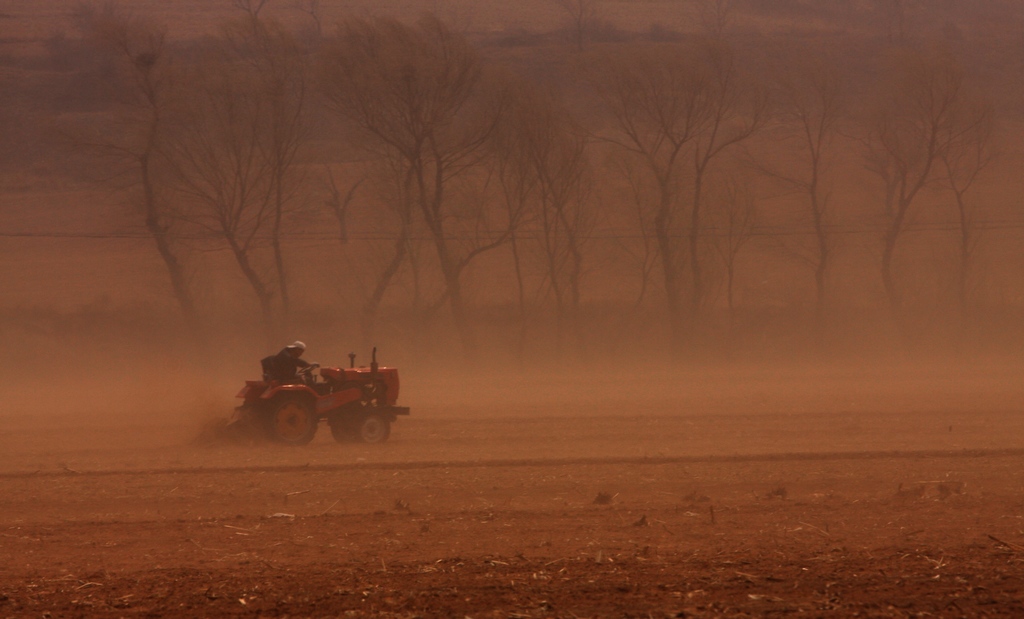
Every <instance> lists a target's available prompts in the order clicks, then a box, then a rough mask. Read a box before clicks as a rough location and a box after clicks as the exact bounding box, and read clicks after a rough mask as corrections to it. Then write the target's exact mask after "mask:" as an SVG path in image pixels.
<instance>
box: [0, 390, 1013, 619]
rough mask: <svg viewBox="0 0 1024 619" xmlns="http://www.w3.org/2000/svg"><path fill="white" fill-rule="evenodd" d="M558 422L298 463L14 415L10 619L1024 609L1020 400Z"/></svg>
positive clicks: (268, 450)
mask: <svg viewBox="0 0 1024 619" xmlns="http://www.w3.org/2000/svg"><path fill="white" fill-rule="evenodd" d="M417 412H420V413H421V414H420V416H419V417H417V416H416V413H417ZM559 412H560V411H558V410H550V411H534V413H536V414H531V415H527V416H524V417H519V418H516V417H496V418H495V417H484V418H481V417H477V418H473V417H472V416H471V415H469V414H467V415H465V416H464V417H457V416H454V415H452V411H448V416H447V417H445V416H444V415H440V414H438V415H435V418H433V419H432V418H431V415H430V414H423V411H416V410H414V415H413V417H411V418H409V419H403V420H401V421H400V422H399V423H398V424H397V425H396V426H395V428H394V432H393V434H392V439H391V441H390V442H389V443H387V444H385V445H377V446H367V445H338V444H335V443H333V442H332V441H331V440H330V434H329V432H326V428H322V429H321V430H322V431H321V433H320V435H319V436H318V437H317V439H316V441H315V442H314V443H313V444H312V445H310V446H307V447H305V448H296V449H285V448H281V447H279V446H274V445H219V446H213V447H195V446H190V445H188V442H187V438H188V434H189V433H190V432H191V431H192V430H193V429H192V428H182V427H180V424H179V425H175V424H174V423H172V422H171V421H151V422H147V423H141V424H140V423H139V422H138V421H136V422H134V424H133V422H131V421H122V422H117V423H115V422H114V421H111V420H106V421H102V420H96V421H90V420H87V419H73V418H64V419H59V418H53V419H51V420H50V421H49V422H47V423H45V424H40V423H39V422H36V421H33V422H31V423H29V422H27V421H25V420H19V419H13V418H12V419H8V420H7V421H8V424H7V425H8V429H7V430H6V431H5V432H4V433H3V434H2V435H0V491H2V493H0V617H6V616H12V617H22V616H25V617H62V616H72V617H75V616H80V617H84V616H89V617H105V616H110V617H131V616H170V617H197V616H262V617H284V616H290V617H303V616H349V617H417V616H419V617H520V618H525V617H538V618H539V617H591V616H598V617H691V616H692V617H719V616H751V617H753V616H757V617H775V616H793V615H798V616H803V617H835V616H865V617H902V616H929V617H962V616H993V617H995V616H1000V617H1008V616H1022V615H1024V450H1021V449H1018V448H1017V445H1024V429H1022V428H1024V424H1022V422H1021V420H1020V415H1018V414H1017V413H1016V412H1012V411H1008V412H987V413H983V412H972V413H952V412H950V413H936V412H934V411H932V412H914V413H893V412H886V413H872V414H869V413H858V414H849V415H846V414H837V413H830V414H826V413H821V414H818V413H805V414H779V413H776V414H768V413H765V414H758V415H747V416H743V415H729V416H699V415H651V416H635V415H630V416H626V415H622V414H613V413H607V414H602V415H597V416H595V417H593V418H581V417H577V416H564V417H559V416H558V415H559ZM545 413H546V414H545Z"/></svg>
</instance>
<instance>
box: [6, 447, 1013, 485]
mask: <svg viewBox="0 0 1024 619" xmlns="http://www.w3.org/2000/svg"><path fill="white" fill-rule="evenodd" d="M1019 456H1024V448H1015V449H957V450H895V451H836V452H797V453H763V454H734V455H727V456H718V455H702V456H657V457H645V456H622V457H616V456H612V457H604V458H546V459H545V458H522V459H507V460H439V461H418V462H349V463H339V464H291V465H269V466H225V467H179V468H155V469H98V470H83V471H79V470H73V469H63V470H59V471H42V470H39V471H7V472H0V479H24V478H33V477H35V478H51V477H106V476H114V475H131V476H136V475H138V476H144V475H217V474H223V473H293V472H294V473H299V472H303V473H306V472H318V473H322V472H338V471H370V470H385V471H388V470H391V471H405V470H423V469H449V468H451V469H469V468H525V467H562V466H619V465H639V466H644V465H646V466H657V465H662V464H716V463H726V464H728V463H756V462H809V461H810V462H814V461H837V460H885V459H890V460H893V459H901V460H908V459H932V458H936V459H942V458H959V459H969V458H991V457H1019Z"/></svg>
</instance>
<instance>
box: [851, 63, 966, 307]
mask: <svg viewBox="0 0 1024 619" xmlns="http://www.w3.org/2000/svg"><path fill="white" fill-rule="evenodd" d="M892 77H893V78H894V79H893V80H892V81H893V83H892V85H891V86H890V90H889V91H888V95H889V96H888V97H887V99H886V101H885V102H884V103H883V104H881V105H880V106H879V107H878V109H877V110H876V111H875V113H874V116H873V119H872V120H871V126H870V129H869V135H868V137H867V139H866V144H867V161H866V164H867V168H868V170H870V171H871V172H873V173H874V174H875V175H877V176H878V177H879V178H880V179H881V181H882V184H883V187H884V189H885V200H884V216H885V231H884V233H883V237H882V283H883V285H884V287H885V293H886V297H887V299H888V301H889V306H890V308H891V310H892V312H893V314H894V316H896V317H898V315H899V310H900V306H901V301H902V299H901V294H900V289H899V287H898V286H897V285H896V281H895V279H894V277H893V260H894V257H895V255H896V249H897V247H898V245H899V242H900V240H901V239H902V238H903V234H904V232H905V231H906V227H907V224H908V217H909V215H910V212H911V207H912V206H913V205H914V203H915V200H916V199H917V198H918V196H919V195H920V193H921V190H922V189H924V187H925V186H926V184H927V183H928V182H929V181H930V180H932V179H933V177H934V176H935V173H936V166H937V165H941V162H942V159H943V157H944V156H945V155H946V153H947V152H948V150H949V136H950V135H956V134H957V133H958V131H957V130H956V129H955V125H954V123H955V121H956V119H957V117H958V114H959V110H960V108H961V106H962V104H963V85H964V79H963V72H962V70H961V69H960V67H959V65H958V64H957V63H956V61H955V60H954V59H953V58H951V57H949V56H948V55H946V54H943V53H939V52H935V53H927V54H922V53H916V52H915V53H908V54H905V55H904V56H903V57H902V58H900V60H899V62H898V64H897V65H896V68H895V70H894V72H893V76H892Z"/></svg>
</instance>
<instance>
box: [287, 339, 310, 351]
mask: <svg viewBox="0 0 1024 619" xmlns="http://www.w3.org/2000/svg"><path fill="white" fill-rule="evenodd" d="M285 348H298V349H299V350H306V344H305V343H303V342H300V341H299V340H295V341H294V342H292V343H291V344H288V345H287V346H285Z"/></svg>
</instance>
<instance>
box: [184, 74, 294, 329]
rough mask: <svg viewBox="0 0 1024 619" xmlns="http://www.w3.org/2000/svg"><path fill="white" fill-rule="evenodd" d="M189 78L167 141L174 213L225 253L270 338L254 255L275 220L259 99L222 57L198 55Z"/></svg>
mask: <svg viewBox="0 0 1024 619" xmlns="http://www.w3.org/2000/svg"><path fill="white" fill-rule="evenodd" d="M198 66H199V67H201V70H199V69H197V70H196V71H195V73H194V74H193V76H192V79H191V80H190V82H189V85H190V87H191V91H192V96H191V97H190V98H189V100H188V101H187V102H186V103H185V104H184V105H183V106H182V108H181V109H180V110H179V118H178V119H177V120H178V123H177V125H176V126H175V139H174V140H173V142H172V144H171V147H172V148H171V161H172V162H173V165H174V168H175V171H176V176H177V178H178V183H179V188H180V191H181V193H182V194H183V196H184V197H185V198H187V199H188V202H187V204H185V205H184V206H183V207H182V209H181V210H180V217H181V218H182V219H184V220H186V221H188V222H189V223H191V224H193V225H195V226H197V227H198V228H200V229H201V230H203V231H205V232H207V233H209V234H211V235H212V236H213V237H214V238H217V239H219V240H220V241H221V242H223V243H224V245H225V246H226V247H227V248H228V249H229V250H230V251H231V255H232V256H233V257H234V259H235V261H236V263H237V264H238V267H239V269H240V270H241V272H242V274H243V276H244V277H245V279H246V281H247V282H248V284H249V286H250V287H251V289H252V291H253V293H254V294H255V295H256V298H257V301H258V302H259V306H260V312H261V316H262V319H263V325H264V327H265V329H266V333H267V337H268V339H270V338H273V337H275V336H276V335H277V331H278V326H279V325H278V321H277V318H276V313H275V310H274V303H273V299H274V296H275V290H274V287H273V286H272V283H271V282H269V281H268V279H267V277H266V275H265V274H264V273H263V272H262V269H261V268H260V267H259V265H258V263H257V262H256V260H255V257H256V256H255V254H256V252H257V250H258V248H259V246H260V243H261V240H262V239H261V237H262V236H264V235H266V234H267V233H268V228H269V227H270V226H272V225H273V218H274V183H273V180H272V165H271V162H270V161H268V159H267V157H266V156H265V155H266V151H265V149H264V148H263V146H264V145H263V143H262V140H263V139H264V138H265V133H264V120H265V118H264V113H265V109H264V106H265V103H264V102H263V100H262V98H261V97H259V96H257V93H258V92H259V89H258V84H256V83H254V82H253V80H252V76H251V75H250V74H248V73H247V72H244V71H238V67H237V66H236V65H233V64H231V63H228V62H225V61H224V60H223V58H210V59H206V60H204V62H202V63H201V64H200V65H198Z"/></svg>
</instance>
